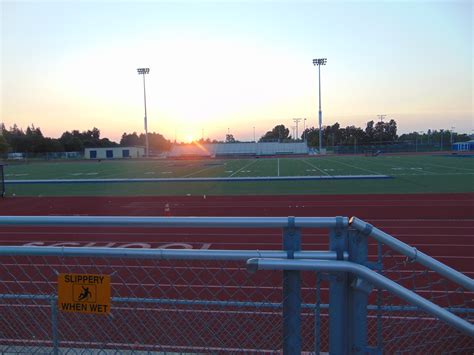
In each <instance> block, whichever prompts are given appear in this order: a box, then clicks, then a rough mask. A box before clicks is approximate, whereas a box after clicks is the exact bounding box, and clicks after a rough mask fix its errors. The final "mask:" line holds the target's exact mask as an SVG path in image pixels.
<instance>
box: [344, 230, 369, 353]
mask: <svg viewBox="0 0 474 355" xmlns="http://www.w3.org/2000/svg"><path fill="white" fill-rule="evenodd" d="M348 247H349V260H350V261H352V262H354V263H357V264H360V265H366V264H367V236H366V235H364V234H363V233H360V232H358V231H355V230H349V231H348ZM350 282H351V286H350V287H349V290H348V292H349V308H348V309H349V341H350V343H349V346H350V353H351V354H366V353H367V303H368V295H369V293H370V291H371V290H372V286H371V285H370V284H368V283H367V282H366V281H364V280H362V279H360V278H357V277H353V276H351V277H350Z"/></svg>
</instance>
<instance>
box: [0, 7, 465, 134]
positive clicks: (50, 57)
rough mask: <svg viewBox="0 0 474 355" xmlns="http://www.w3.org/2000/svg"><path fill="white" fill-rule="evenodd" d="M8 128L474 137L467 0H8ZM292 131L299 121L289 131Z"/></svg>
mask: <svg viewBox="0 0 474 355" xmlns="http://www.w3.org/2000/svg"><path fill="white" fill-rule="evenodd" d="M0 11H1V32H0V38H1V47H0V51H1V56H0V60H1V66H0V67H1V71H0V76H1V96H0V100H1V101H0V114H1V117H0V119H1V122H3V123H4V124H5V125H6V126H7V127H10V126H12V125H13V124H17V125H18V126H19V127H22V128H23V129H26V127H27V126H28V125H31V124H34V125H35V126H36V127H40V128H41V130H42V132H43V134H44V135H47V136H51V137H59V136H60V135H61V134H62V133H63V132H64V131H66V130H69V131H71V130H73V129H78V130H87V129H92V128H93V127H97V128H99V129H100V131H101V136H104V137H109V138H111V139H112V140H115V141H119V140H120V137H121V135H122V133H124V132H127V133H131V132H134V131H136V132H139V133H140V132H143V131H144V124H143V121H144V102H143V79H142V77H141V76H139V75H138V73H137V71H136V69H137V68H140V67H148V68H150V73H149V74H148V75H147V76H146V99H147V117H148V131H149V132H159V133H161V134H163V135H165V137H167V138H168V139H171V140H173V139H175V138H177V140H178V141H186V140H190V139H191V138H194V139H198V138H201V136H202V135H204V137H210V138H212V139H220V140H222V139H224V138H225V134H226V133H227V132H228V131H229V132H230V133H232V134H233V135H234V136H235V138H236V139H238V140H253V130H254V127H255V132H256V135H257V139H258V137H260V136H261V135H263V134H264V133H265V132H266V131H268V130H271V128H273V127H274V126H275V125H277V124H284V125H285V126H287V127H291V126H294V125H295V124H294V122H293V118H306V122H304V121H301V122H300V123H299V132H300V133H301V132H302V128H303V125H306V126H307V127H309V126H317V125H318V123H317V117H318V71H317V67H315V66H313V64H312V60H313V58H327V65H326V66H322V67H321V94H322V111H323V125H332V124H334V123H335V122H339V124H340V125H341V126H343V127H345V126H349V125H355V126H359V127H362V128H365V125H366V122H368V121H370V120H375V121H376V120H377V115H379V114H385V115H387V116H386V119H395V120H396V121H397V123H398V129H399V133H405V132H411V131H426V130H427V129H428V128H430V129H452V127H454V130H455V131H456V132H460V133H469V134H471V133H473V128H474V119H473V20H472V17H473V15H472V14H473V3H472V2H471V1H330V2H329V1H289V0H288V1H263V0H255V1H250V0H248V1H232V2H231V1H191V0H188V1H172V2H171V1H169V2H164V1H143V2H138V1H105V0H103V1H80V0H79V1H51V2H46V1H39V0H37V1H29V2H28V1H5V0H0ZM290 131H291V128H290Z"/></svg>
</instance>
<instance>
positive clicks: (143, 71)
mask: <svg viewBox="0 0 474 355" xmlns="http://www.w3.org/2000/svg"><path fill="white" fill-rule="evenodd" d="M137 72H138V74H149V73H150V68H138V69H137Z"/></svg>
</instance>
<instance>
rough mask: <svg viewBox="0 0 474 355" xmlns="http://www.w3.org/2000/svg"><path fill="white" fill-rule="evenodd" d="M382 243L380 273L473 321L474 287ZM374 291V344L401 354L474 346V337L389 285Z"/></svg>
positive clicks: (472, 348)
mask: <svg viewBox="0 0 474 355" xmlns="http://www.w3.org/2000/svg"><path fill="white" fill-rule="evenodd" d="M377 249H378V253H377V254H376V255H377V259H378V260H377V261H378V265H379V266H380V268H379V273H380V274H382V275H384V276H385V277H387V278H389V279H391V280H392V281H395V282H396V283H398V284H399V285H401V286H403V287H405V288H406V289H408V290H411V291H413V292H415V293H416V294H418V295H420V296H422V297H423V298H425V299H426V300H428V301H430V302H432V303H434V304H436V305H438V306H440V307H443V308H445V309H447V310H449V311H450V312H452V313H453V314H455V315H457V316H458V317H461V318H462V319H464V320H466V321H468V322H470V323H474V292H472V291H469V290H467V289H466V288H465V287H463V286H460V285H458V284H456V283H454V282H452V281H450V280H448V279H447V278H445V277H443V276H441V275H439V274H438V273H436V272H433V271H431V270H429V269H428V268H426V267H424V266H423V265H420V264H418V263H416V262H415V261H414V260H411V259H410V258H407V257H406V256H405V255H401V254H400V253H397V252H396V251H394V250H392V249H390V248H388V247H387V246H385V245H383V244H382V243H377ZM373 293H374V296H375V297H372V300H373V302H372V306H371V307H370V308H371V312H370V313H371V315H372V316H371V317H370V318H371V321H370V322H369V324H370V328H369V334H372V335H373V336H372V337H371V338H370V342H371V343H372V344H373V346H377V347H378V348H380V349H383V350H384V352H387V353H399V354H402V353H404V354H413V353H418V354H420V353H424V354H428V353H444V354H447V353H452V354H459V353H463V352H464V353H472V352H474V338H473V337H470V336H467V335H465V334H463V333H462V332H460V331H457V330H456V329H454V328H452V327H450V326H448V325H447V324H445V323H443V322H440V321H439V320H438V319H437V318H436V317H433V316H432V315H430V314H428V313H426V312H423V311H421V310H419V309H418V308H417V307H413V306H411V305H410V304H407V302H405V301H403V300H402V299H400V298H399V297H397V296H395V295H394V294H392V293H390V292H388V291H387V290H385V289H376V290H374V292H373ZM374 298H375V299H374ZM375 334H376V335H377V336H375Z"/></svg>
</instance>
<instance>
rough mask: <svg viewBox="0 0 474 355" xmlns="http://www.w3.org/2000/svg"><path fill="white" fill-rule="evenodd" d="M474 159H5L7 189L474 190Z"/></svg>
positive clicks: (100, 192) (216, 191)
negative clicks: (14, 162)
mask: <svg viewBox="0 0 474 355" xmlns="http://www.w3.org/2000/svg"><path fill="white" fill-rule="evenodd" d="M473 175H474V159H472V158H461V157H456V156H426V155H418V156H417V155H411V156H379V157H364V156H326V157H288V158H261V159H255V158H246V159H208V160H147V161H146V160H140V161H133V160H117V161H113V160H108V161H105V160H102V161H72V162H71V161H55V162H28V163H16V164H11V165H7V166H6V167H5V179H6V184H7V196H8V195H12V194H15V195H143V194H146V195H150V194H152V195H153V194H155V195H183V194H184V195H186V194H211V195H212V194H261V193H265V194H279V193H281V194H289V193H303V194H304V193H397V192H400V193H414V192H464V191H466V192H472V191H474V188H473V185H474V184H472V179H473Z"/></svg>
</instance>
